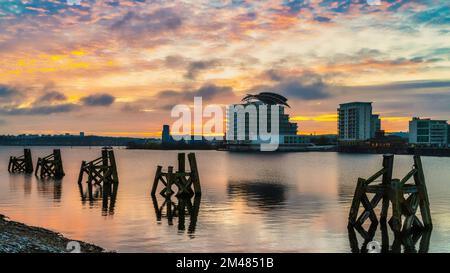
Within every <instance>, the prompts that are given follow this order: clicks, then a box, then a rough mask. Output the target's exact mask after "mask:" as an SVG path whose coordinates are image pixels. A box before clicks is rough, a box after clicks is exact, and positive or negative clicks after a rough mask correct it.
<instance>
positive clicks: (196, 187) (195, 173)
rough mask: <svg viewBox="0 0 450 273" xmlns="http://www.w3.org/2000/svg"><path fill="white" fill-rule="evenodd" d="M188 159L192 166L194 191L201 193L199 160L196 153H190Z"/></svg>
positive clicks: (197, 193)
mask: <svg viewBox="0 0 450 273" xmlns="http://www.w3.org/2000/svg"><path fill="white" fill-rule="evenodd" d="M188 159H189V165H190V166H191V179H192V184H194V193H195V195H201V194H202V188H201V186H200V176H199V174H198V168H197V160H196V158H195V154H194V153H189V154H188Z"/></svg>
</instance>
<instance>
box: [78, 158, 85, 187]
mask: <svg viewBox="0 0 450 273" xmlns="http://www.w3.org/2000/svg"><path fill="white" fill-rule="evenodd" d="M85 168H86V161H84V160H83V161H82V162H81V168H80V174H79V175H78V185H81V183H82V182H83V173H84V170H85Z"/></svg>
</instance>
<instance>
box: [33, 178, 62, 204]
mask: <svg viewBox="0 0 450 273" xmlns="http://www.w3.org/2000/svg"><path fill="white" fill-rule="evenodd" d="M37 190H38V194H39V195H42V196H44V197H47V198H52V199H53V201H55V202H56V203H59V202H61V196H62V180H54V179H50V178H43V179H37Z"/></svg>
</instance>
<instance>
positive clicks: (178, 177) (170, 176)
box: [151, 153, 201, 197]
mask: <svg viewBox="0 0 450 273" xmlns="http://www.w3.org/2000/svg"><path fill="white" fill-rule="evenodd" d="M185 158H186V155H185V154H184V153H179V154H178V171H177V172H173V167H172V166H170V167H169V168H168V172H167V173H165V172H163V171H162V167H161V166H158V167H157V169H156V173H155V178H154V180H153V185H152V190H151V195H152V196H155V195H156V191H157V189H158V185H159V183H161V184H162V185H163V186H164V189H163V190H162V191H160V194H161V195H162V196H163V197H167V196H168V195H172V194H174V193H175V192H174V191H173V189H172V186H173V185H176V187H177V188H178V191H177V192H176V195H177V196H192V195H198V196H200V195H201V186H200V178H199V174H198V169H197V161H196V159H195V154H194V153H190V154H189V155H188V159H189V165H190V172H187V171H186V167H185V165H186V162H185V160H186V159H185ZM192 187H193V188H194V189H192Z"/></svg>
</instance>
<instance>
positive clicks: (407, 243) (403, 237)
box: [348, 222, 431, 253]
mask: <svg viewBox="0 0 450 273" xmlns="http://www.w3.org/2000/svg"><path fill="white" fill-rule="evenodd" d="M377 227H378V223H377V222H374V223H372V224H371V225H370V227H369V229H368V230H367V231H366V230H365V229H364V228H363V227H361V226H359V227H351V226H349V227H348V238H349V241H350V249H351V251H352V252H353V253H367V252H368V244H369V243H370V242H372V241H374V237H375V234H376V231H377ZM380 230H381V249H380V251H381V253H401V252H402V249H403V252H404V253H417V252H419V253H428V250H429V247H430V239H431V230H429V229H428V230H427V229H424V230H416V231H414V232H409V233H393V235H394V237H393V238H394V240H393V241H392V245H390V242H389V228H388V226H387V224H386V223H385V222H381V223H380ZM357 233H358V234H359V235H360V236H361V237H362V239H363V240H364V241H363V243H362V245H361V247H360V246H359V242H358V236H357ZM419 241H420V243H419ZM418 243H419V245H418V247H419V248H418V250H417V248H416V246H417V244H418Z"/></svg>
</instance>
